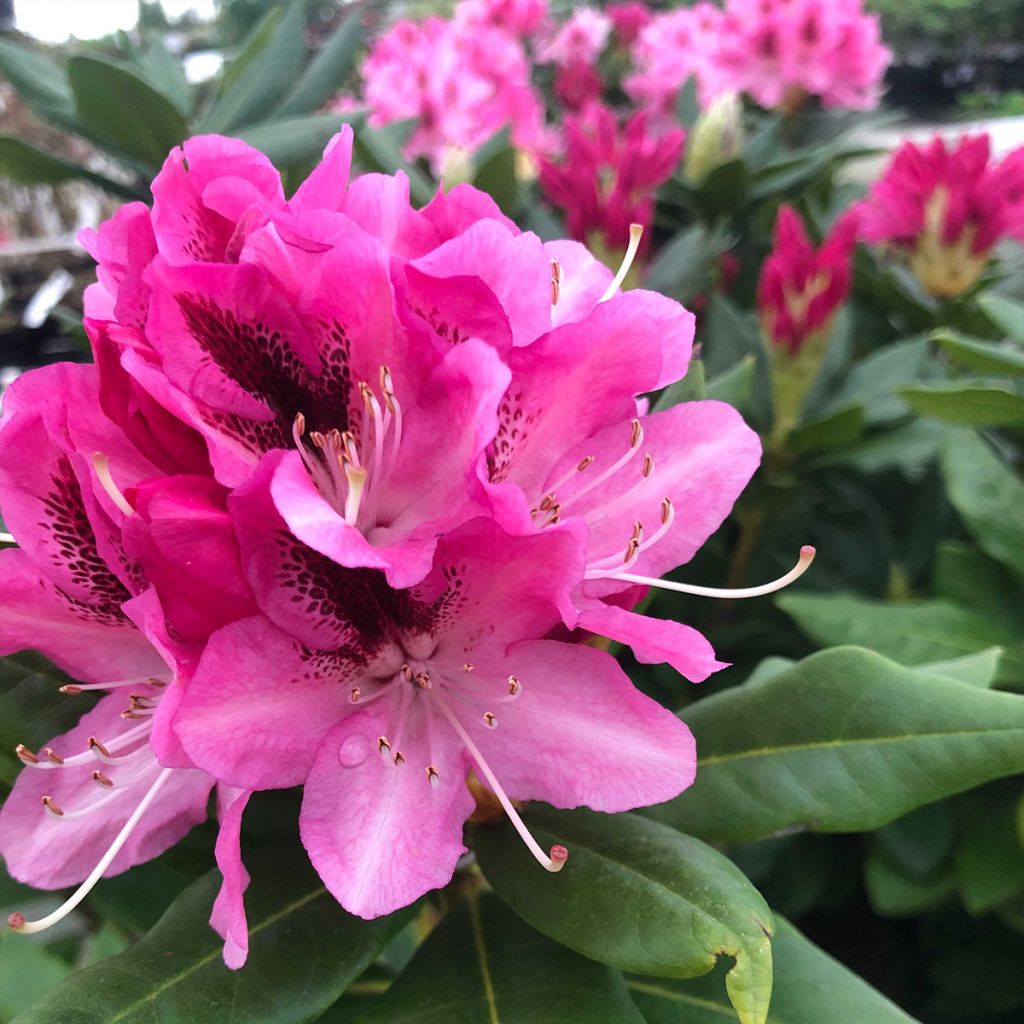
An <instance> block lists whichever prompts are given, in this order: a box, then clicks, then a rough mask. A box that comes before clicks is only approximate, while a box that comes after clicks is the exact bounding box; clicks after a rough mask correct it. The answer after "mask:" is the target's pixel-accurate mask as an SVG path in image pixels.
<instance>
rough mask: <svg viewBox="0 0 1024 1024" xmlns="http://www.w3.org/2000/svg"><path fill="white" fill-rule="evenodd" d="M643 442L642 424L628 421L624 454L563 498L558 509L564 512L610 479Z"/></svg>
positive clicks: (627, 461)
mask: <svg viewBox="0 0 1024 1024" xmlns="http://www.w3.org/2000/svg"><path fill="white" fill-rule="evenodd" d="M643 443H644V428H643V424H642V423H641V422H640V421H639V420H630V421H629V448H628V449H627V450H626V454H625V455H623V456H622V457H621V458H619V459H616V461H615V462H613V463H612V464H611V465H610V466H609V467H608V468H607V469H606V470H604V472H602V473H599V474H598V475H597V476H595V477H594V478H593V479H592V480H589V481H587V483H585V484H584V485H583V486H582V487H581V488H580V489H579V490H578V491H577V492H576V493H575V494H570V495H569V497H568V498H565V499H564V500H563V501H562V502H561V504H560V505H559V506H558V508H559V510H560V511H562V512H564V511H565V509H567V508H568V507H569V506H570V505H572V504H573V503H574V502H577V501H579V500H580V498H583V497H585V496H586V495H588V494H589V493H590V492H591V491H592V490H594V488H595V487H600V486H601V484H603V483H604V482H605V481H606V480H609V479H611V477H613V476H615V474H616V473H618V471H619V470H620V469H622V468H623V467H624V466H626V465H627V464H628V463H629V462H630V461H631V460H632V458H633V456H634V455H636V453H637V452H638V451H640V446H641V445H642V444H643Z"/></svg>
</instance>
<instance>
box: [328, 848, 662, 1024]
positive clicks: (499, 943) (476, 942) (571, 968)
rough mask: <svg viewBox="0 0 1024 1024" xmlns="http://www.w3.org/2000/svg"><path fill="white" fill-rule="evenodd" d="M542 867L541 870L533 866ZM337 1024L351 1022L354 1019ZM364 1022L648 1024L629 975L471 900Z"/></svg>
mask: <svg viewBox="0 0 1024 1024" xmlns="http://www.w3.org/2000/svg"><path fill="white" fill-rule="evenodd" d="M534 866H535V867H536V865H534ZM327 1019H328V1020H330V1021H332V1022H333V1021H337V1022H338V1024H340V1022H341V1021H349V1020H352V1018H351V1017H349V1016H348V1015H343V1016H340V1017H328V1018H327ZM357 1019H358V1021H359V1024H414V1022H415V1024H569V1022H580V1024H582V1022H584V1021H585V1022H586V1024H644V1022H643V1018H642V1017H641V1016H640V1012H639V1011H638V1010H637V1009H636V1007H635V1006H634V1005H633V1003H632V1001H631V1000H630V998H629V995H628V993H627V992H626V986H625V983H624V981H623V979H622V975H620V974H619V972H618V971H614V970H612V969H611V968H609V967H605V966H603V965H602V964H596V963H594V962H593V961H590V960H585V959H584V958H583V957H580V956H577V955H576V954H575V953H573V952H572V951H571V950H568V949H566V948H565V947H564V946H559V945H558V944H557V943H555V942H552V941H551V940H550V939H547V938H545V937H544V936H543V935H541V934H540V933H539V932H535V931H534V930H533V929H532V928H529V927H528V926H527V925H525V924H524V923H523V922H522V921H520V920H519V918H517V917H516V916H515V915H514V914H513V913H512V912H511V911H510V910H509V909H508V908H507V907H505V906H503V905H502V903H501V902H500V901H499V900H497V899H495V898H494V897H493V896H490V895H472V896H469V897H468V898H467V899H466V900H465V902H463V903H462V904H461V905H460V906H458V907H457V908H456V909H455V910H454V911H452V912H451V913H450V914H449V915H448V916H447V917H446V918H445V919H444V920H443V921H442V922H441V924H440V925H439V926H438V927H437V928H436V929H435V930H434V931H433V932H432V933H431V934H430V937H429V938H428V939H427V940H426V942H424V943H423V945H422V946H421V947H420V950H419V952H417V954H416V956H415V957H413V960H412V962H411V963H410V964H409V966H408V967H407V968H406V969H405V970H404V971H403V972H402V974H401V975H399V977H398V979H397V980H396V981H395V982H394V983H393V984H392V986H391V987H390V989H388V991H387V993H386V995H384V996H383V998H381V999H380V1000H379V1001H378V1002H377V1003H376V1004H375V1005H373V1006H372V1008H368V1009H366V1010H365V1011H364V1012H362V1013H360V1014H359V1016H358V1018H357Z"/></svg>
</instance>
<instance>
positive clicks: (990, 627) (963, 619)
mask: <svg viewBox="0 0 1024 1024" xmlns="http://www.w3.org/2000/svg"><path fill="white" fill-rule="evenodd" d="M775 603H776V604H777V605H778V607H779V608H781V609H782V610H783V611H784V612H785V613H786V614H787V615H789V616H791V617H792V618H793V619H794V620H795V621H796V623H797V625H798V626H799V627H800V628H801V629H802V630H803V631H804V632H805V633H806V634H807V635H808V636H809V637H811V639H812V640H814V641H815V642H817V643H818V644H819V645H820V646H822V647H829V646H832V645H835V644H858V645H860V646H862V647H869V648H871V649H872V650H874V651H877V652H878V653H879V654H883V655H885V656H886V657H887V658H892V659H893V660H894V661H898V662H900V663H901V664H904V665H922V664H925V663H926V662H929V661H947V660H949V659H950V658H959V657H961V656H962V655H964V654H976V653H977V652H978V651H983V650H985V649H986V648H988V647H998V646H1000V645H1003V644H1010V643H1012V642H1013V640H1014V637H1013V634H1012V633H1010V632H1009V631H1008V630H1007V629H1005V628H1004V627H1003V626H1002V625H1000V624H999V623H997V622H993V621H991V620H990V619H989V618H988V617H987V616H982V615H978V614H977V613H975V612H973V611H971V610H970V609H968V608H964V607H961V606H959V605H956V604H952V603H951V602H949V601H903V602H893V601H874V600H871V599H869V598H863V597H854V596H853V595H850V594H839V593H836V594H809V593H804V594H784V595H782V596H781V597H779V598H777V599H776V602H775Z"/></svg>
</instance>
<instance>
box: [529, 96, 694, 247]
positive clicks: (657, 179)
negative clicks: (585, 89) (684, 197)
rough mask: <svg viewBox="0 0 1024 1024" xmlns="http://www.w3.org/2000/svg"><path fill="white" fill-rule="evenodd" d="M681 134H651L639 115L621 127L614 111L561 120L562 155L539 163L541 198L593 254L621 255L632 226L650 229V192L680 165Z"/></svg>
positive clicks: (591, 110) (597, 108) (595, 108)
mask: <svg viewBox="0 0 1024 1024" xmlns="http://www.w3.org/2000/svg"><path fill="white" fill-rule="evenodd" d="M684 139H685V134H684V132H683V131H682V129H679V128H674V129H670V130H669V131H667V132H665V133H664V134H662V135H655V134H654V133H652V132H651V131H650V129H649V126H648V120H647V118H646V116H645V115H644V114H642V113H640V114H633V115H632V116H631V117H630V118H629V119H628V120H626V121H625V123H624V124H623V123H620V121H619V119H618V117H617V116H616V114H615V112H614V111H612V110H611V109H610V108H608V107H606V106H603V105H601V104H597V103H594V104H590V105H588V106H587V108H586V109H585V110H584V111H583V112H582V113H581V114H580V115H578V116H572V115H569V116H567V117H566V119H565V154H564V157H563V158H562V159H561V160H559V161H557V162H555V161H552V160H545V161H543V162H542V163H541V172H540V184H541V188H542V189H543V190H544V193H545V194H546V196H547V197H548V199H550V200H551V202H552V203H554V204H555V205H556V206H558V207H561V208H562V209H563V210H565V213H566V227H567V228H568V229H569V233H570V234H571V235H572V236H573V237H574V238H578V239H580V240H581V241H585V242H586V243H587V244H588V245H589V246H590V247H591V249H596V251H598V252H602V253H608V254H615V253H619V254H621V253H622V252H624V251H625V249H626V246H627V244H628V242H629V230H630V224H634V223H636V224H640V225H641V226H642V227H644V228H648V227H650V225H651V223H652V221H653V218H654V190H655V189H656V188H657V187H658V186H659V185H661V184H662V183H663V182H664V181H666V180H667V179H668V178H669V177H670V176H671V175H672V172H673V171H674V170H675V169H676V167H677V166H678V164H679V160H680V157H681V155H682V151H683V142H684Z"/></svg>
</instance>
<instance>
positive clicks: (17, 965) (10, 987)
mask: <svg viewBox="0 0 1024 1024" xmlns="http://www.w3.org/2000/svg"><path fill="white" fill-rule="evenodd" d="M70 971H71V968H70V967H69V966H68V965H67V964H66V963H64V961H63V960H60V959H59V958H58V957H56V956H54V954H53V953H51V952H50V951H49V950H48V949H47V948H46V946H45V945H44V944H43V943H42V942H41V941H40V940H39V939H38V938H37V937H36V936H32V937H31V938H29V937H28V936H23V935H17V934H16V933H14V932H12V931H10V930H9V929H8V928H4V930H3V934H0V1021H8V1020H13V1018H14V1017H16V1016H17V1015H18V1014H19V1013H21V1012H22V1010H26V1009H28V1007H30V1006H31V1005H32V1004H33V1003H34V1002H36V1000H38V999H42V998H43V996H45V995H46V993H47V992H49V991H50V989H52V988H53V986H54V985H56V984H57V983H58V982H59V981H61V980H62V979H63V978H65V977H66V976H67V975H68V974H69V973H70Z"/></svg>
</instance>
